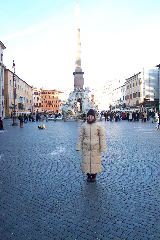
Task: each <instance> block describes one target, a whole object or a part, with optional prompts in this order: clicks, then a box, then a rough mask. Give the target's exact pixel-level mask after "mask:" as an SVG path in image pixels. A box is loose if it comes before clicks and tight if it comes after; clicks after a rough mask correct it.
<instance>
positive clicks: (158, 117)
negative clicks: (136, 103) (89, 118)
mask: <svg viewBox="0 0 160 240" xmlns="http://www.w3.org/2000/svg"><path fill="white" fill-rule="evenodd" d="M103 119H104V120H105V121H111V122H112V121H115V122H118V121H120V120H128V121H130V122H132V121H134V122H135V121H140V120H141V121H142V122H147V121H150V120H151V121H152V123H154V122H157V123H159V121H160V113H158V112H154V111H143V112H140V111H102V112H101V113H100V120H101V121H102V120H103Z"/></svg>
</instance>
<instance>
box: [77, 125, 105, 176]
mask: <svg viewBox="0 0 160 240" xmlns="http://www.w3.org/2000/svg"><path fill="white" fill-rule="evenodd" d="M76 150H81V151H82V155H83V159H82V163H81V169H82V171H83V172H84V173H90V174H95V173H99V172H101V171H102V165H101V153H102V152H105V151H106V134H105V129H104V128H103V126H102V125H101V124H100V123H98V122H95V123H92V124H88V123H87V122H86V123H84V124H83V125H82V126H81V129H80V134H79V139H78V143H77V147H76Z"/></svg>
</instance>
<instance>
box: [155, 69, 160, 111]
mask: <svg viewBox="0 0 160 240" xmlns="http://www.w3.org/2000/svg"><path fill="white" fill-rule="evenodd" d="M156 67H157V68H158V98H159V104H158V108H159V109H158V111H160V84H159V71H160V64H158V65H156Z"/></svg>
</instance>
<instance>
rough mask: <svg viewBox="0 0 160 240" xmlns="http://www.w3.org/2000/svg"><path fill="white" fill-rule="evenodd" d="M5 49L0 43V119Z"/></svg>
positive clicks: (2, 115) (2, 108)
mask: <svg viewBox="0 0 160 240" xmlns="http://www.w3.org/2000/svg"><path fill="white" fill-rule="evenodd" d="M5 48H6V47H5V46H4V44H3V43H2V42H1V41H0V117H1V118H2V119H3V118H4V116H5V107H4V69H5V66H4V64H3V50H4V49H5Z"/></svg>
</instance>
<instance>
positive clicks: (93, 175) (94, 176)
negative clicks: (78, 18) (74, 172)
mask: <svg viewBox="0 0 160 240" xmlns="http://www.w3.org/2000/svg"><path fill="white" fill-rule="evenodd" d="M96 175H97V173H95V174H91V182H96Z"/></svg>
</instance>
